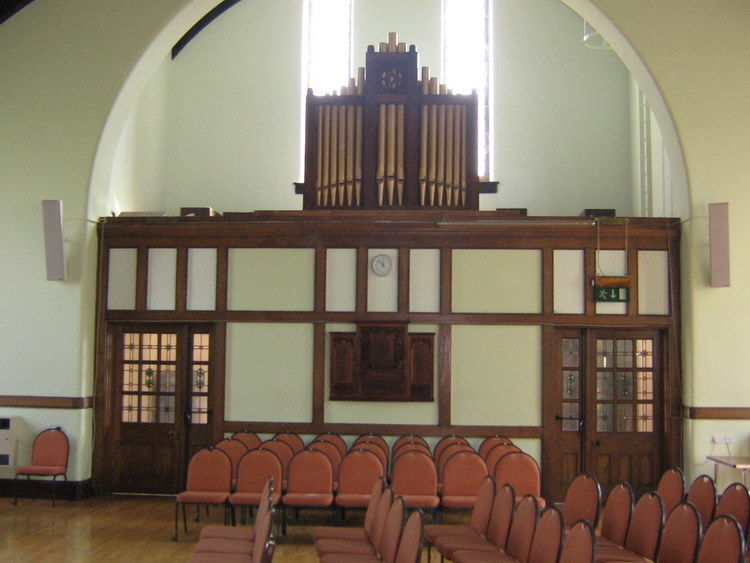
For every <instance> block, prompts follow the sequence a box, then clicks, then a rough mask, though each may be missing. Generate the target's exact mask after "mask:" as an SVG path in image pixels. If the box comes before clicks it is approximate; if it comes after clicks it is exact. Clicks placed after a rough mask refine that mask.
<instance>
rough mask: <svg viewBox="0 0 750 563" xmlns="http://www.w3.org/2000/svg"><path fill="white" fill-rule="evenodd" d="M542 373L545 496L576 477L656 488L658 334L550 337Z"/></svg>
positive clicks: (560, 491)
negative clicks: (551, 341) (549, 350)
mask: <svg viewBox="0 0 750 563" xmlns="http://www.w3.org/2000/svg"><path fill="white" fill-rule="evenodd" d="M553 338H554V342H555V346H554V351H553V353H552V354H551V355H550V357H549V364H548V367H547V370H546V373H547V375H546V383H545V404H546V405H548V408H545V414H544V439H545V452H544V464H545V465H546V467H545V476H546V478H547V479H546V480H547V492H548V494H549V495H550V498H553V499H555V500H562V497H563V495H564V491H565V489H566V487H567V485H568V484H569V483H570V482H571V481H572V480H573V478H574V477H575V476H576V475H577V474H579V473H582V472H590V473H593V474H594V475H596V476H597V478H598V479H599V480H600V482H601V483H602V486H603V487H604V488H605V490H607V489H609V488H610V487H611V486H612V485H614V484H615V483H617V482H618V481H628V482H629V483H630V484H631V485H633V487H634V488H635V489H636V490H637V491H645V490H649V489H653V488H655V487H656V484H657V482H658V479H659V477H660V475H661V472H662V470H663V464H664V461H663V460H664V456H663V455H662V451H661V447H662V444H663V440H664V439H665V438H664V436H665V430H664V424H663V416H664V415H663V413H664V397H663V391H664V390H663V367H664V366H663V363H662V358H663V354H662V350H661V334H660V333H659V332H658V331H637V330H627V331H621V330H618V331H605V330H574V329H566V330H559V331H554V337H553Z"/></svg>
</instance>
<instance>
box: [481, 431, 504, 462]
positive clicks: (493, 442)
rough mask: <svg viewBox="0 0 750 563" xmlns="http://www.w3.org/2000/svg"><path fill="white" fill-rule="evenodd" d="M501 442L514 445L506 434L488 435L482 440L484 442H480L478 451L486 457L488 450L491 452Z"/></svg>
mask: <svg viewBox="0 0 750 563" xmlns="http://www.w3.org/2000/svg"><path fill="white" fill-rule="evenodd" d="M499 444H507V445H512V444H513V442H512V441H511V439H510V438H507V437H506V436H487V437H486V438H485V439H484V440H482V443H481V444H479V448H478V449H477V453H478V454H479V455H481V456H482V457H483V458H484V457H486V456H487V452H489V451H490V450H491V449H492V448H493V447H494V446H497V445H499Z"/></svg>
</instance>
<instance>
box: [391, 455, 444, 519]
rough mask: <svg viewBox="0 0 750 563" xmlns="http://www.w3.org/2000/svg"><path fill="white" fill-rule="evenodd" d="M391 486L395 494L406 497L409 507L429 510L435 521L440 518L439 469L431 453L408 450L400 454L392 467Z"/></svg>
mask: <svg viewBox="0 0 750 563" xmlns="http://www.w3.org/2000/svg"><path fill="white" fill-rule="evenodd" d="M391 486H392V487H393V492H394V493H395V494H397V495H400V496H403V497H404V500H405V501H406V505H407V506H408V507H409V508H423V509H426V510H429V511H430V512H431V513H432V520H433V522H435V521H436V519H437V518H439V516H438V513H437V508H438V506H439V504H440V497H438V490H437V469H436V468H435V462H434V461H433V460H432V458H431V457H430V456H429V455H427V454H426V453H424V452H421V451H408V452H404V453H403V454H401V455H400V456H398V457H397V458H396V459H395V460H394V462H393V467H392V468H391Z"/></svg>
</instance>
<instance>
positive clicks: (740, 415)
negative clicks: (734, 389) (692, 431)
mask: <svg viewBox="0 0 750 563" xmlns="http://www.w3.org/2000/svg"><path fill="white" fill-rule="evenodd" d="M682 411H683V417H684V418H687V419H690V420H750V407H686V406H683V407H682Z"/></svg>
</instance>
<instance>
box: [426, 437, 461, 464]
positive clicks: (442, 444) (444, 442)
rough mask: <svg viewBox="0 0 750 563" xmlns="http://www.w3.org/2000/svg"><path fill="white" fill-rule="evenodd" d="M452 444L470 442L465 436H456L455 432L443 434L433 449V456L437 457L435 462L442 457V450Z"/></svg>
mask: <svg viewBox="0 0 750 563" xmlns="http://www.w3.org/2000/svg"><path fill="white" fill-rule="evenodd" d="M451 444H469V441H468V440H467V439H466V438H464V437H463V436H456V435H455V434H451V435H449V436H443V437H442V438H440V440H438V442H437V444H435V448H434V449H433V450H432V457H434V458H435V463H437V462H438V460H439V459H440V452H442V451H443V449H444V448H447V447H448V446H450V445H451Z"/></svg>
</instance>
